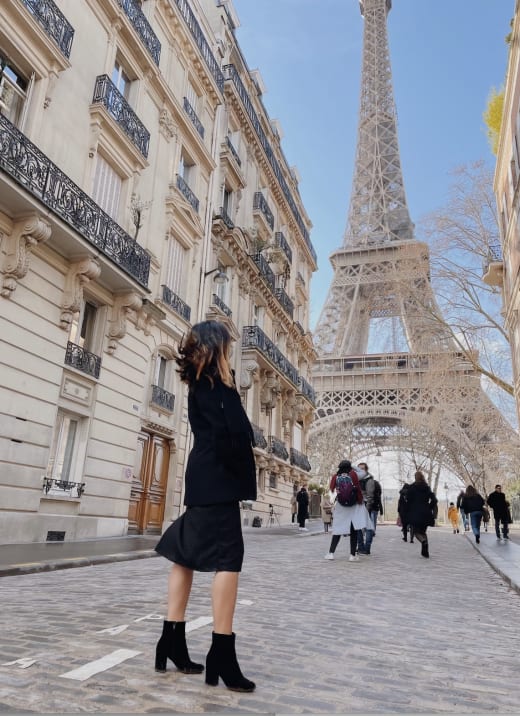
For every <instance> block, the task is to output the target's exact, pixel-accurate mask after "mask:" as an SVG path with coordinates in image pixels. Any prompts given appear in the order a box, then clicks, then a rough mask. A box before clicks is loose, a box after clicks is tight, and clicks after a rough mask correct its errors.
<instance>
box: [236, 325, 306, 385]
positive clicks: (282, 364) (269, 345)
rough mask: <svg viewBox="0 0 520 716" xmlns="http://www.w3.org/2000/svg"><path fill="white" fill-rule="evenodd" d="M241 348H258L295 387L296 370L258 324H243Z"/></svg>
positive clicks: (296, 380) (296, 382)
mask: <svg viewBox="0 0 520 716" xmlns="http://www.w3.org/2000/svg"><path fill="white" fill-rule="evenodd" d="M242 348H258V350H259V351H260V353H262V355H263V356H264V357H265V358H267V360H269V361H270V363H272V365H273V366H274V367H275V368H277V370H279V371H280V373H282V374H283V375H284V376H285V377H286V378H287V379H288V380H290V381H291V383H292V384H293V385H295V386H297V387H299V384H298V371H297V370H296V368H295V367H294V366H293V365H292V364H291V363H289V361H288V360H287V358H286V357H285V356H284V354H283V353H282V352H281V350H280V349H279V348H278V347H277V346H275V344H274V343H273V342H272V340H271V339H270V338H268V337H267V336H266V335H265V333H264V332H263V331H262V329H261V328H260V326H244V328H243V329H242Z"/></svg>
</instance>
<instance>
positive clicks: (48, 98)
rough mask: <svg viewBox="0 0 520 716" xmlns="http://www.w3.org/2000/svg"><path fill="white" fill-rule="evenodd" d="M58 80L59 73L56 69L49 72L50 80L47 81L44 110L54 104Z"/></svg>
mask: <svg viewBox="0 0 520 716" xmlns="http://www.w3.org/2000/svg"><path fill="white" fill-rule="evenodd" d="M57 79H58V73H57V71H56V70H55V69H52V70H51V71H50V72H49V79H48V80H47V89H46V90H45V99H44V101H43V108H44V109H47V107H48V106H49V105H50V103H51V102H52V95H53V94H54V88H55V87H56V81H57Z"/></svg>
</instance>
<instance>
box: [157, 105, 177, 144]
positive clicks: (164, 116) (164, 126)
mask: <svg viewBox="0 0 520 716" xmlns="http://www.w3.org/2000/svg"><path fill="white" fill-rule="evenodd" d="M159 131H160V132H161V134H162V135H163V137H164V138H165V139H166V140H167V141H168V142H169V141H170V139H173V138H174V137H176V136H177V125H176V124H175V121H174V119H173V117H172V115H171V114H170V113H169V112H168V110H167V109H162V110H161V114H160V115H159Z"/></svg>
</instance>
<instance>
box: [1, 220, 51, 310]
mask: <svg viewBox="0 0 520 716" xmlns="http://www.w3.org/2000/svg"><path fill="white" fill-rule="evenodd" d="M50 235H51V225H50V224H49V222H48V221H46V220H45V219H42V218H41V217H39V216H37V215H36V214H35V215H33V216H28V217H27V218H25V219H22V220H21V221H18V222H16V224H14V226H13V230H12V232H11V235H10V236H6V238H5V242H4V244H5V250H4V254H3V256H0V261H1V269H0V271H1V273H2V274H3V275H4V277H3V282H2V288H1V290H0V293H1V295H2V296H4V298H9V297H10V296H11V294H12V293H13V291H14V290H15V289H16V286H17V284H18V281H19V280H20V279H21V278H23V277H24V276H25V275H26V273H27V271H28V269H29V256H30V253H31V251H32V250H33V249H34V247H35V246H38V244H43V243H44V242H45V241H47V239H48V238H49V236H50Z"/></svg>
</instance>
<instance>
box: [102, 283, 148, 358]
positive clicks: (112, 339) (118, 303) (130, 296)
mask: <svg viewBox="0 0 520 716" xmlns="http://www.w3.org/2000/svg"><path fill="white" fill-rule="evenodd" d="M142 306H143V299H142V298H141V296H139V294H137V293H135V291H128V293H122V294H120V295H119V296H117V297H116V300H115V302H114V305H113V306H112V315H111V318H110V324H109V327H108V334H107V335H108V347H107V353H110V355H112V354H113V353H114V352H115V350H116V348H117V344H118V343H119V341H120V340H121V338H123V337H124V336H125V335H126V321H127V318H128V314H129V313H130V311H135V312H136V313H138V312H139V311H140V310H141V308H142Z"/></svg>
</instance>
